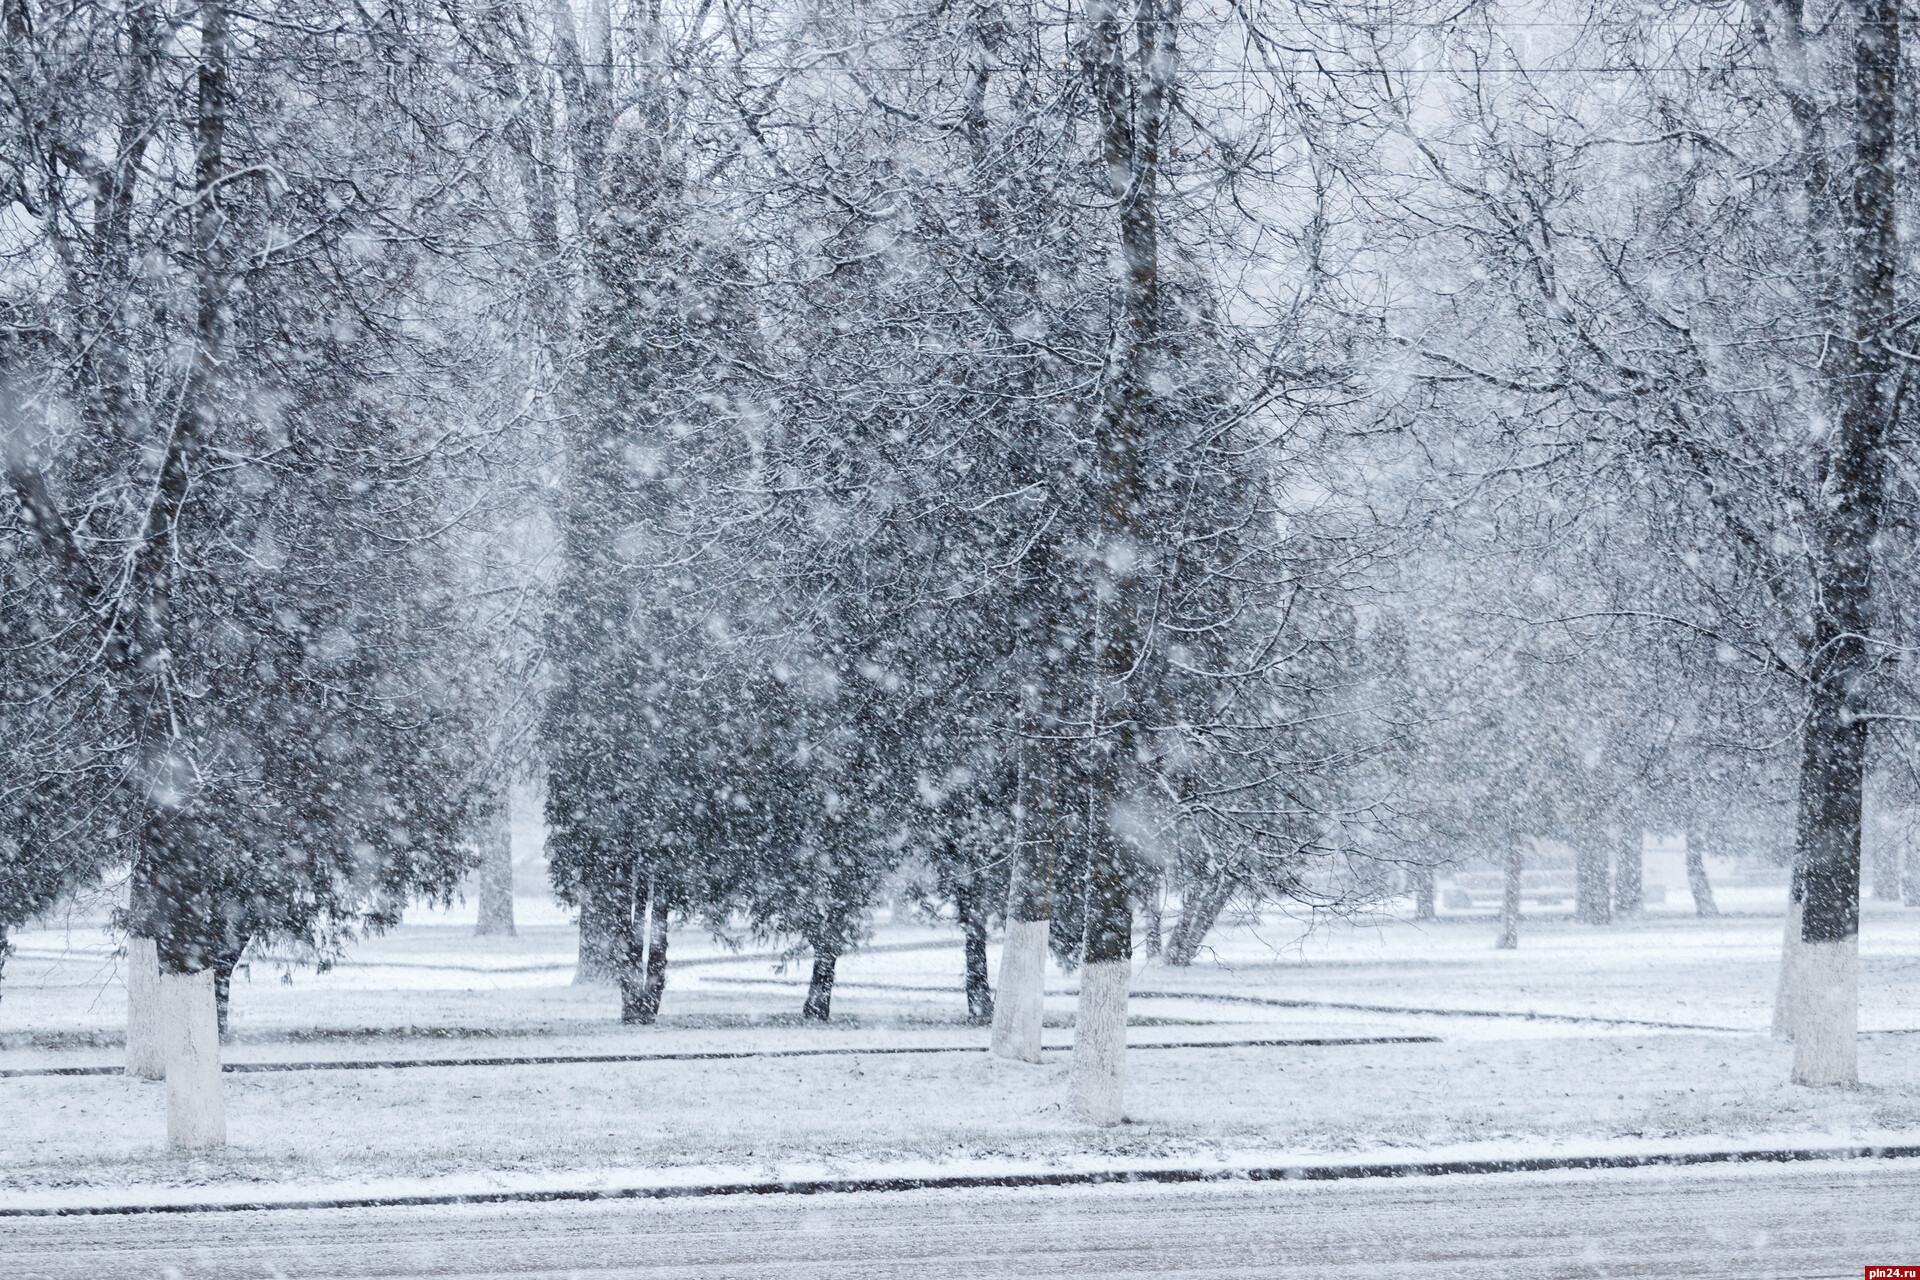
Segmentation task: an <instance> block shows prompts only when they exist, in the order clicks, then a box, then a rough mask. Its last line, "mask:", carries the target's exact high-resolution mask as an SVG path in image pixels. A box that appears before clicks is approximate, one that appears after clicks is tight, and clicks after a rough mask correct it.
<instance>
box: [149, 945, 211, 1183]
mask: <svg viewBox="0 0 1920 1280" xmlns="http://www.w3.org/2000/svg"><path fill="white" fill-rule="evenodd" d="M160 1021H161V1033H162V1036H163V1038H164V1039H165V1042H166V1049H167V1145H168V1146H170V1147H173V1148H175V1149H176V1150H182V1151H206V1150H209V1149H212V1148H217V1147H224V1146H226V1145H227V1108H226V1100H225V1098H224V1096H223V1095H222V1092H221V1085H220V1023H219V1018H218V1016H217V1015H216V1013H215V1010H214V1004H213V970H211V969H202V970H201V971H200V972H199V973H163V974H161V975H160Z"/></svg>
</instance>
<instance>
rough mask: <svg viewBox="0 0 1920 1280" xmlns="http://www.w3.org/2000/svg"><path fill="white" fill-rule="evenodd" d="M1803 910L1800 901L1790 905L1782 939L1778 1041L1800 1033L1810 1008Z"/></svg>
mask: <svg viewBox="0 0 1920 1280" xmlns="http://www.w3.org/2000/svg"><path fill="white" fill-rule="evenodd" d="M1802 914H1803V909H1802V906H1801V904H1800V902H1798V901H1797V900H1794V899H1791V898H1790V899H1789V900H1788V902H1787V925H1786V932H1785V933H1784V934H1783V935H1782V936H1781V939H1780V985H1779V986H1778V987H1777V988H1775V990H1774V996H1773V1034H1774V1037H1775V1038H1776V1039H1779V1040H1791V1039H1793V1038H1794V1037H1795V1036H1796V1035H1798V1034H1799V1031H1800V1023H1801V1021H1802V1019H1803V1017H1804V1016H1805V1012H1806V1004H1807V975H1806V965H1805V963H1804V960H1805V957H1806V947H1807V944H1806V943H1805V942H1803V941H1802V940H1801V938H1800V925H1801V920H1800V917H1801V915H1802Z"/></svg>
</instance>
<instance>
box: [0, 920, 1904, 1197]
mask: <svg viewBox="0 0 1920 1280" xmlns="http://www.w3.org/2000/svg"><path fill="white" fill-rule="evenodd" d="M1770 892H1771V891H1769V890H1764V889H1754V890H1751V891H1747V893H1746V895H1745V896H1747V897H1751V898H1753V899H1754V900H1753V901H1738V902H1730V901H1728V900H1727V899H1728V898H1731V897H1733V895H1732V894H1729V895H1726V897H1723V900H1722V905H1723V907H1729V908H1736V907H1737V908H1738V909H1739V910H1740V911H1741V913H1740V914H1729V915H1726V916H1722V917H1720V918H1718V919H1707V920H1701V919H1696V918H1695V917H1693V916H1690V915H1685V914H1679V913H1670V912H1663V913H1655V914H1652V915H1650V916H1649V917H1647V918H1646V919H1643V920H1640V921H1635V922H1632V923H1622V924H1617V925H1613V926H1609V927H1604V928H1594V927H1588V926H1579V925H1575V924H1573V923H1571V922H1569V921H1565V920H1561V919H1554V918H1542V919H1536V920H1532V921H1529V922H1528V925H1527V927H1526V928H1525V929H1524V930H1523V935H1522V945H1521V949H1520V950H1518V951H1515V952H1500V951H1496V950H1494V949H1493V946H1492V943H1493V937H1494V933H1495V927H1494V926H1493V925H1492V924H1491V923H1490V922H1488V921H1486V920H1484V919H1472V918H1448V919H1443V920H1441V921H1439V922H1436V923H1433V924H1428V925H1414V924H1412V923H1409V922H1406V921H1404V920H1398V919H1382V920H1379V921H1374V922H1370V923H1366V924H1332V925H1322V926H1320V927H1318V928H1315V929H1312V930H1305V929H1304V927H1303V926H1302V925H1301V923H1300V922H1297V921H1292V920H1288V919H1286V918H1284V917H1282V916H1280V915H1279V914H1276V913H1270V914H1269V915H1267V916H1266V917H1265V918H1264V919H1263V920H1260V921H1251V920H1241V921H1230V922H1227V923H1226V924H1225V925H1223V927H1222V928H1221V930H1220V931H1219V933H1218V936H1217V938H1216V940H1215V944H1214V946H1213V948H1212V950H1211V951H1210V953H1209V954H1208V955H1207V956H1205V957H1203V959H1202V961H1201V962H1200V963H1198V964H1196V965H1194V966H1193V967H1191V968H1189V969H1185V970H1178V969H1173V968H1170V967H1167V966H1165V965H1161V964H1158V963H1150V962H1146V961H1141V962H1139V963H1138V964H1137V965H1136V972H1135V976H1134V983H1133V986H1134V990H1135V992H1136V993H1149V992H1151V993H1161V994H1156V995H1152V996H1146V995H1140V996H1137V997H1136V999H1135V1000H1134V1003H1133V1007H1132V1015H1133V1025H1132V1030H1131V1040H1132V1042H1133V1043H1135V1044H1137V1045H1142V1046H1146V1045H1149V1044H1154V1043H1167V1042H1181V1043H1188V1044H1191V1043H1196V1042H1200V1043H1213V1042H1231V1041H1245V1040H1273V1039H1306V1038H1327V1037H1376V1036H1378V1037H1392V1036H1436V1037H1439V1041H1438V1042H1437V1043H1396V1044H1372V1045H1347V1046H1332V1045H1288V1046H1258V1047H1247V1046H1238V1047H1216V1048H1174V1049H1157V1050H1146V1049H1144V1048H1143V1050H1142V1051H1141V1052H1138V1053H1135V1054H1132V1055H1130V1062H1129V1064H1128V1073H1129V1074H1128V1114H1129V1121H1130V1122H1129V1123H1128V1124H1125V1125H1122V1126H1119V1127H1118V1128H1116V1129H1112V1130H1105V1131H1098V1130H1093V1129H1089V1128H1086V1127H1084V1126H1081V1125H1079V1124H1076V1123H1075V1122H1074V1121H1073V1120H1072V1118H1071V1117H1070V1116H1069V1115H1068V1114H1067V1112H1066V1110H1065V1107H1064V1103H1065V1084H1066V1081H1065V1074H1066V1055H1065V1054H1064V1053H1056V1054H1052V1055H1050V1060H1049V1061H1048V1062H1046V1063H1044V1064H1042V1065H1039V1066H1028V1065H1024V1064H1017V1063H1008V1062H1002V1061H998V1060H994V1059H991V1058H989V1057H988V1056H987V1055H985V1054H984V1053H982V1052H979V1049H980V1048H981V1047H983V1046H984V1045H985V1042H986V1033H985V1031H984V1030H982V1029H980V1028H974V1027H969V1026H967V1025H965V1022H964V1004H963V1002H962V1000H961V997H960V994H959V990H958V988H959V978H960V960H961V957H960V946H959V938H958V935H957V933H956V932H955V931H954V930H952V929H947V928H940V927H934V926H927V925H921V924H912V923H900V924H885V925H882V926H881V927H880V928H879V929H878V930H877V932H876V936H875V938H874V945H873V947H872V948H871V949H870V950H868V951H865V952H863V953H860V954H857V955H854V956H851V957H848V958H847V959H845V960H844V961H843V962H842V964H841V967H840V985H839V987H838V989H837V991H836V995H835V1000H834V1021H833V1022H832V1023H831V1024H830V1025H828V1026H825V1027H818V1026H804V1025H802V1024H801V1023H800V1021H799V1017H798V1012H799V1006H800V1000H801V995H802V991H803V986H802V985H801V983H802V977H803V973H802V970H801V968H800V967H799V966H795V965H791V964H789V965H788V966H786V967H785V968H784V969H782V968H780V967H779V966H778V965H777V964H776V963H774V962H772V961H770V960H768V959H766V958H754V957H750V956H739V955H733V954H729V953H727V952H726V951H725V950H724V949H723V948H720V947H718V946H717V945H715V944H714V943H712V942H711V941H710V940H707V939H705V938H703V937H700V936H696V935H687V936H684V937H676V938H675V939H674V942H673V952H672V954H673V956H674V958H675V962H676V963H675V966H674V969H673V973H672V975H671V979H670V982H669V985H668V991H667V997H666V1001H665V1004H664V1005H663V1009H662V1016H661V1022H660V1025H658V1026H655V1027H652V1028H623V1027H621V1026H620V1025H619V1023H618V1018H617V1015H618V1000H617V997H616V995H615V994H614V993H613V992H612V991H611V990H608V989H603V988H595V987H576V986H573V985H571V977H572V959H573V951H574V937H573V932H572V929H571V928H570V927H569V926H568V925H567V924H566V923H565V919H564V917H563V916H560V915H559V914H558V913H557V912H555V911H553V910H552V909H551V908H550V907H545V906H543V905H542V904H540V903H539V902H537V901H536V900H532V899H528V900H525V901H523V902H522V903H521V904H520V919H521V921H522V928H521V932H520V936H519V937H517V938H512V939H480V938H475V937H473V936H472V926H471V924H470V922H468V921H466V920H463V919H461V918H459V917H458V916H457V915H447V914H436V913H432V912H419V913H416V915H415V916H414V917H410V919H409V923H408V924H407V925H406V926H404V927H403V928H401V929H400V930H398V931H397V932H395V933H394V934H392V935H390V936H388V937H384V938H378V939H372V940H369V941H367V942H366V943H364V944H362V945H360V946H359V947H357V948H355V950H354V951H353V953H352V955H351V956H350V957H349V962H348V963H347V964H344V965H341V966H339V967H337V968H335V969H334V970H332V971H331V972H329V973H326V974H314V973H311V972H305V971H296V972H294V973H292V974H291V975H290V976H291V980H290V981H288V980H285V979H284V978H283V976H282V975H281V973H279V972H278V971H277V970H276V968H275V967H274V966H273V965H272V964H271V963H270V962H267V961H264V960H263V961H256V962H255V963H254V964H253V966H252V968H251V971H250V972H247V971H243V972H242V973H241V974H240V975H238V976H237V977H236V980H235V985H234V1001H233V1031H234V1040H233V1043H232V1044H230V1045H229V1047H228V1049H227V1058H228V1060H229V1061H234V1062H241V1061H247V1062H254V1061H272V1060H279V1061H302V1062H312V1061H321V1060H339V1059H352V1060H366V1059H383V1060H391V1059H420V1058H446V1057H459V1058H474V1057H515V1056H535V1055H537V1056H554V1055H566V1054H590V1055H615V1054H630V1053H701V1052H749V1053H759V1052H766V1051H788V1050H794V1049H808V1050H819V1049H832V1050H842V1049H844V1050H846V1051H847V1052H846V1053H845V1054H830V1055H827V1056H811V1057H747V1058H738V1059H725V1060H711V1059H708V1060H683V1061H658V1060H656V1061H640V1062H617V1063H608V1062H600V1063H555V1064H548V1065H533V1066H458V1067H424V1068H408V1069H398V1070H389V1069H378V1070H317V1071H292V1072H275V1073H266V1074H234V1075H229V1076H228V1077H227V1078H226V1088H227V1106H228V1118H229V1127H230V1131H231V1138H232V1145H231V1148H230V1149H229V1151H228V1152H227V1153H226V1154H225V1155H224V1156H223V1157H222V1158H220V1159H218V1160H212V1161H208V1160H197V1159H196V1160H188V1159H184V1158H179V1157H174V1156H170V1155H168V1154H166V1152H165V1151H164V1149H163V1138H164V1117H163V1115H162V1103H161V1086H159V1085H157V1084H152V1083H147V1082H142V1081H134V1080H128V1079H126V1078H124V1077H120V1076H78V1077H71V1076H55V1077H47V1076H27V1077H13V1078H8V1079H0V1098H4V1100H5V1101H4V1104H3V1105H0V1190H4V1191H6V1192H12V1193H14V1194H16V1195H44V1194H46V1193H48V1192H51V1191H56V1190H58V1189H60V1188H69V1189H72V1190H73V1191H74V1193H75V1194H81V1189H82V1188H89V1189H91V1190H90V1191H89V1192H88V1193H89V1194H92V1193H97V1192H99V1191H101V1190H103V1189H111V1188H115V1187H126V1186H128V1185H129V1184H156V1185H172V1186H175V1187H178V1186H181V1185H200V1184H207V1183H229V1184H232V1183H239V1182H252V1183H258V1182H270V1183H275V1184H289V1185H293V1184H297V1185H307V1184H322V1183H338V1182H361V1183H364V1182H367V1181H369V1180H376V1179H389V1180H391V1179H423V1178H441V1177H453V1176H459V1177H463V1178H473V1177H479V1178H482V1179H485V1178H500V1179H505V1178H525V1177H529V1176H533V1177H545V1176H549V1175H553V1176H559V1175H577V1176H580V1177H605V1176H608V1175H609V1172H610V1171H616V1170H621V1171H627V1172H629V1173H631V1172H632V1171H636V1170H638V1171H646V1170H656V1171H672V1170H679V1171H681V1175H682V1176H685V1175H687V1174H689V1173H691V1172H692V1171H693V1170H695V1169H728V1170H735V1171H747V1172H752V1171H755V1170H763V1171H776V1170H777V1171H790V1170H792V1169H794V1168H797V1167H801V1166H804V1167H805V1168H807V1169H810V1170H819V1171H824V1172H828V1173H831V1172H833V1171H836V1170H845V1169H868V1168H872V1167H874V1166H875V1165H884V1164H894V1163H902V1162H912V1163H914V1164H916V1165H926V1164H929V1163H932V1164H941V1165H951V1164H955V1163H961V1162H977V1161H1003V1162H1004V1161H1019V1162H1022V1163H1023V1164H1025V1163H1031V1162H1042V1163H1045V1162H1050V1161H1060V1162H1076V1161H1085V1160H1087V1159H1113V1158H1128V1159H1169V1158H1186V1159H1194V1160H1220V1159H1237V1158H1241V1157H1243V1156H1248V1155H1249V1153H1254V1154H1258V1155H1260V1156H1262V1157H1265V1156H1272V1155H1286V1156H1312V1155H1322V1156H1325V1155H1330V1154H1332V1155H1337V1154H1341V1153H1360V1152H1376V1151H1382V1150H1388V1149H1391V1150H1395V1151H1409V1150H1413V1151H1418V1150H1427V1149H1431V1148H1435V1147H1440V1146H1448V1147H1461V1148H1463V1149H1467V1148H1471V1149H1484V1150H1496V1149H1497V1150H1503V1151H1513V1150H1520V1149H1526V1150H1547V1149H1561V1148H1566V1147H1568V1146H1569V1145H1581V1146H1583V1147H1591V1146H1594V1145H1595V1144H1601V1145H1605V1144H1623V1143H1624V1144H1630V1145H1632V1144H1644V1143H1647V1142H1652V1141H1657V1140H1685V1141H1689V1142H1695V1143H1697V1142H1699V1141H1703V1140H1709V1139H1726V1140H1728V1141H1737V1142H1740V1143H1742V1144H1750V1143H1752V1142H1755V1141H1774V1140H1780V1141H1788V1142H1815V1143H1820V1142H1835V1141H1839V1142H1850V1141H1887V1140H1889V1139H1890V1138H1891V1137H1893V1136H1896V1135H1911V1134H1913V1133H1916V1132H1920V911H1908V910H1905V909H1902V908H1899V907H1895V906H1891V905H1887V904H1882V903H1878V902H1869V903H1868V904H1867V914H1866V919H1865V923H1864V926H1863V930H1862V955H1863V959H1862V978H1861V998H1862V1026H1863V1028H1865V1029H1866V1034H1864V1035H1863V1039H1862V1053H1861V1075H1862V1079H1863V1081H1864V1084H1863V1087H1862V1088H1861V1089H1859V1090H1857V1091H1849V1092H1834V1091H1814V1090H1807V1089H1800V1088H1796V1087H1793V1086H1790V1085H1788V1084H1786V1083H1785V1082H1786V1078H1787V1072H1788V1065H1789V1062H1790V1059H1791V1049H1790V1047H1789V1046H1785V1045H1781V1044H1778V1043H1775V1042H1774V1041H1772V1040H1771V1039H1769V1038H1768V1037H1767V1036H1766V1034H1765V1029H1766V1026H1767V1021H1768V1017H1769V1008H1770V1000H1771V995H1772V988H1773V982H1774V974H1775V965H1776V961H1777V955H1778V948H1779V932H1780V917H1779V915H1778V909H1779V903H1778V902H1776V901H1769V900H1767V895H1768V894H1769V893H1770ZM16 943H17V946H18V952H17V954H16V955H15V956H14V958H13V959H12V960H11V961H10V962H9V963H8V966H7V969H6V974H5V981H4V985H0V1068H5V1069H11V1070H20V1069H34V1068H44V1067H49V1066H58V1065H82V1064H111V1063H113V1062H115V1061H116V1060H117V1056H118V1041H119V1038H120V1035H121V1031H122V1027H123V1024H124V1016H125V1006H124V1001H125V995H124V991H123V989H122V988H121V986H120V983H119V978H118V965H117V962H116V960H115V957H114V955H113V946H112V943H111V940H110V939H108V938H107V937H106V936H105V935H103V934H100V933H98V932H96V931H89V930H87V929H81V928H65V929H57V930H41V931H38V932H29V933H25V934H22V935H19V936H18V937H17V938H16ZM1073 986H1074V980H1073V978H1072V977H1071V976H1070V975H1066V974H1061V973H1058V972H1055V973H1054V974H1052V975H1051V979H1050V982H1049V988H1050V990H1052V991H1057V992H1059V993H1060V994H1058V995H1056V996H1054V997H1052V998H1050V999H1049V1001H1048V1024H1049V1028H1050V1030H1049V1033H1048V1044H1049V1045H1057V1046H1059V1047H1060V1048H1062V1049H1064V1047H1065V1046H1066V1045H1067V1044H1068V1043H1069V1041H1070V1038H1071V1034H1072V1033H1071V1018H1072V1011H1073V1001H1072V998H1071V996H1070V995H1069V994H1068V993H1069V992H1071V990H1072V989H1073ZM1219 997H1233V999H1220V998H1219ZM1257 1001H1278V1002H1290V1003H1287V1004H1280V1003H1271V1004H1263V1003H1256V1002H1257ZM1330 1006H1331V1007H1330ZM1339 1006H1367V1007H1364V1008H1353V1007H1339ZM1528 1013H1532V1014H1536V1015H1552V1016H1550V1017H1535V1018H1531V1019H1529V1018H1526V1017H1523V1016H1522V1017H1515V1016H1486V1015H1494V1014H1504V1015H1524V1014H1528ZM1583 1019H1618V1020H1623V1021H1584V1020H1583ZM1650 1024H1651V1025H1650ZM1674 1024H1690V1025H1691V1026H1693V1027H1699V1026H1710V1027H1724V1028H1729V1030H1694V1029H1682V1028H1681V1027H1678V1026H1676V1025H1674ZM912 1046H925V1047H940V1046H951V1047H953V1048H955V1049H956V1050H960V1051H957V1052H951V1053H931V1054H916V1055H885V1054H876V1053H874V1052H872V1051H873V1050H876V1049H882V1048H902V1047H912ZM1907 1140H1908V1141H1914V1140H1920V1139H1914V1138H1912V1137H1908V1138H1907Z"/></svg>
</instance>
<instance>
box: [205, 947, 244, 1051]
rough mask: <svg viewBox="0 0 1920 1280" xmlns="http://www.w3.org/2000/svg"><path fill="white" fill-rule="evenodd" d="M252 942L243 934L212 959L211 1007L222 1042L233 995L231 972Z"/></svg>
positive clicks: (225, 1034)
mask: <svg viewBox="0 0 1920 1280" xmlns="http://www.w3.org/2000/svg"><path fill="white" fill-rule="evenodd" d="M252 940H253V939H252V938H251V937H250V936H249V935H247V934H244V933H243V934H241V935H239V936H238V937H237V938H235V939H234V940H233V942H232V943H231V944H229V945H227V946H224V947H222V948H220V950H219V951H218V952H216V953H215V954H214V957H213V1007H214V1015H215V1022H216V1024H217V1025H218V1027H219V1031H220V1039H221V1040H223V1041H224V1040H225V1039H226V1038H227V1004H228V1002H229V1001H230V1000H231V998H232V993H233V971H234V970H235V969H237V968H239V967H240V957H241V956H243V955H245V954H246V951H247V943H249V942H251V941H252Z"/></svg>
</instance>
